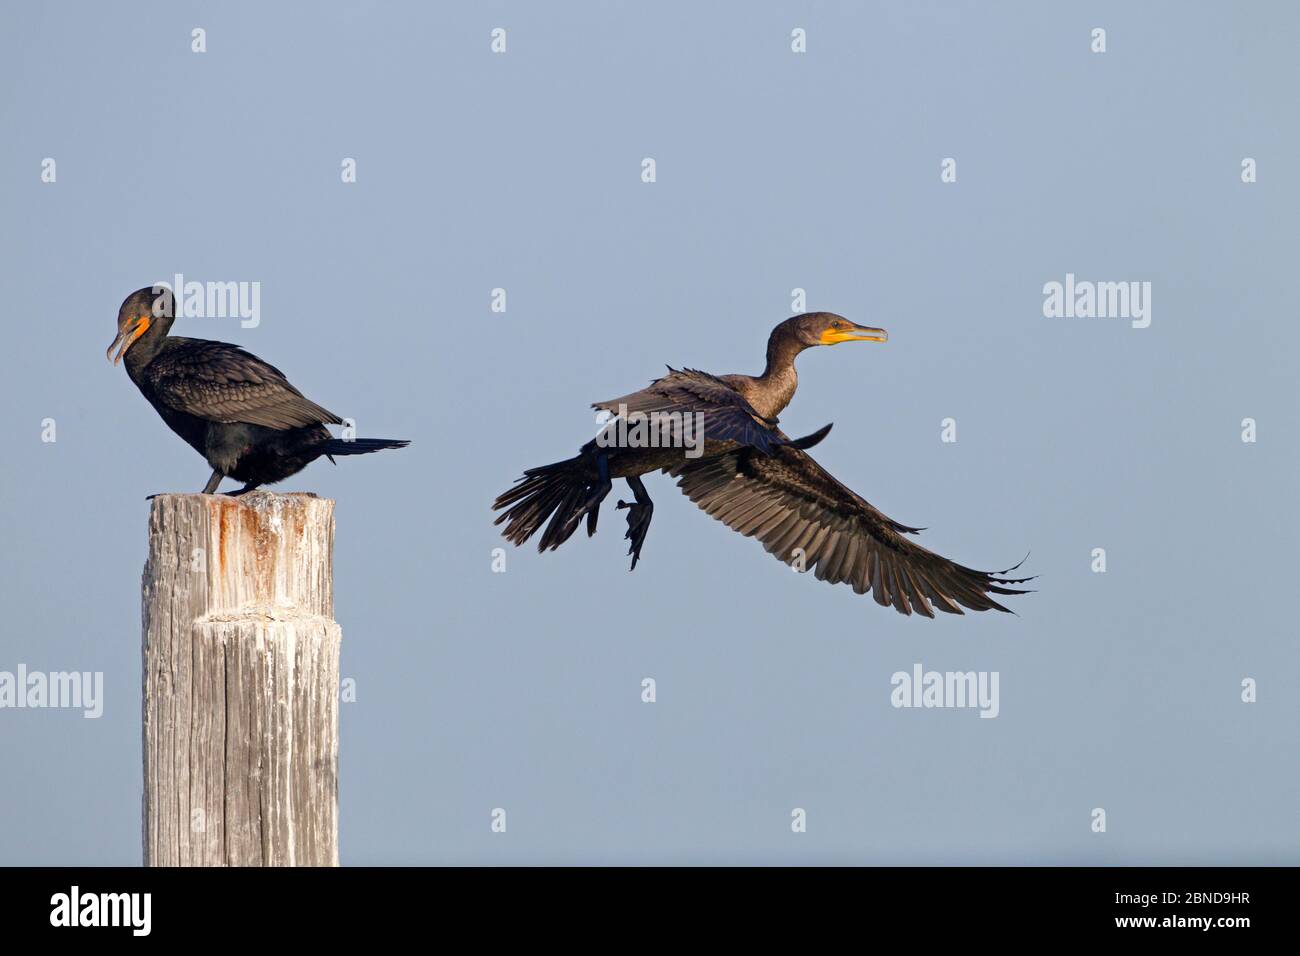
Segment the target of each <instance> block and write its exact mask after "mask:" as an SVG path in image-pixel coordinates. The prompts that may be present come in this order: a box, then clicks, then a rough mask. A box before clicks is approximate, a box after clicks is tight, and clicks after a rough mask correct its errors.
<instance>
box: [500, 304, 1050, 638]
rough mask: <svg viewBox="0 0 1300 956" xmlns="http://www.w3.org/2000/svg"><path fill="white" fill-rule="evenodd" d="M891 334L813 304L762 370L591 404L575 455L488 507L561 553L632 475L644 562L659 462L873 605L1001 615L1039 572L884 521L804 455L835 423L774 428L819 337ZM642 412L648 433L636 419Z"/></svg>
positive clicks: (714, 504)
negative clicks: (962, 560)
mask: <svg viewBox="0 0 1300 956" xmlns="http://www.w3.org/2000/svg"><path fill="white" fill-rule="evenodd" d="M887 339H888V335H887V333H886V332H885V331H884V329H875V328H868V327H866V326H861V325H855V324H854V323H852V322H850V321H848V320H847V319H845V318H843V317H841V316H838V315H835V314H833V313H830V312H811V313H807V314H805V315H796V316H794V317H793V318H790V319H787V320H786V321H784V322H782V323H781V324H780V325H778V326H777V327H776V328H775V329H773V330H772V335H771V337H770V338H769V339H768V343H767V367H766V368H765V369H764V370H763V374H762V375H759V376H757V377H755V376H751V375H710V374H709V373H707V372H699V371H695V370H693V369H681V370H678V369H673V368H672V367H671V366H670V367H669V369H668V374H667V375H666V376H664V377H663V378H660V379H656V380H655V381H654V382H652V383H651V384H650V386H649V387H648V388H644V389H642V390H641V391H639V392H633V393H631V394H630V395H624V396H623V397H621V398H615V399H610V400H609V401H605V402H596V403H594V404H593V406H592V407H593V408H597V409H604V410H606V411H608V412H610V413H612V414H613V415H615V416H616V418H615V419H614V420H613V421H612V422H611V423H609V424H608V425H607V426H606V427H605V430H603V431H602V432H601V434H600V435H598V436H597V438H595V439H592V440H591V441H589V442H587V444H586V445H584V446H583V447H582V449H581V450H580V451H579V453H578V454H577V455H576V456H574V457H573V458H569V459H567V460H565V461H560V462H556V463H555V464H551V465H543V466H542V467H540V468H530V469H528V470H527V471H525V472H524V475H523V477H522V478H520V479H519V480H518V482H516V484H515V486H514V487H513V488H511V489H510V490H509V491H506V492H504V493H503V494H501V495H500V496H499V497H498V498H497V499H496V501H495V502H494V503H493V505H492V507H493V510H502V509H505V510H504V513H503V514H501V515H499V516H498V517H497V519H496V522H495V523H496V524H498V525H499V524H501V523H502V522H506V526H505V528H504V530H503V531H502V534H503V535H504V536H505V537H506V539H507V540H509V541H512V542H514V543H515V544H516V545H520V544H523V543H524V542H525V541H527V540H528V539H529V538H530V537H531V536H532V535H533V534H534V533H535V532H536V531H538V530H539V529H541V528H542V525H543V524H545V525H546V528H545V530H544V531H542V536H541V539H540V540H539V542H538V546H537V549H538V550H539V551H544V550H546V549H548V548H550V549H552V550H554V549H555V548H558V547H559V546H560V545H561V544H563V543H564V542H565V541H567V540H568V539H569V537H570V536H571V535H572V534H573V532H574V531H575V530H577V528H578V525H579V524H580V523H581V521H582V518H583V517H584V516H585V517H586V519H587V534H588V535H592V534H595V531H596V520H597V517H598V515H599V511H600V503H601V501H602V500H603V499H604V498H605V496H606V495H607V494H609V491H610V488H611V484H610V482H611V480H612V479H614V478H624V479H626V480H627V483H628V486H629V487H630V488H631V490H632V495H633V497H634V499H635V500H634V501H633V502H632V503H628V502H624V501H620V502H619V503H618V507H619V508H627V509H628V515H627V524H628V528H627V534H626V535H625V537H626V538H628V539H629V540H630V541H631V547H630V548H629V550H628V553H629V554H630V555H631V556H632V567H633V568H635V567H636V563H637V560H638V559H639V558H640V556H641V547H642V545H643V544H644V543H645V537H646V531H647V530H648V528H649V526H650V517H651V515H652V514H653V510H654V505H653V504H652V503H651V501H650V496H649V495H648V494H646V489H645V485H644V484H642V482H641V476H642V475H644V474H647V473H649V472H652V471H664V472H667V473H668V474H669V475H671V476H673V477H675V478H677V479H678V481H677V485H678V487H679V488H681V489H682V491H683V492H684V493H685V494H686V496H687V497H688V498H690V499H691V500H692V501H694V502H695V503H696V504H697V505H699V506H700V507H701V508H703V509H704V510H705V511H706V512H708V513H709V514H710V515H712V516H713V517H715V518H717V519H718V520H720V521H722V522H724V523H725V524H726V525H727V526H728V527H729V528H731V529H732V530H734V531H738V532H740V533H741V534H743V535H745V536H746V537H755V538H757V539H758V540H759V541H760V542H761V543H762V545H763V547H764V548H766V549H767V551H768V552H770V553H771V554H773V555H775V556H776V557H777V558H778V559H779V560H781V561H784V562H785V563H786V564H791V565H795V566H797V567H799V568H801V569H802V570H806V571H813V572H814V574H815V575H816V577H818V578H820V579H821V580H823V581H830V582H832V583H838V582H843V583H846V584H850V585H852V587H853V590H854V591H856V592H857V593H859V594H866V593H867V592H868V591H870V592H871V594H872V596H873V597H874V598H875V600H876V603H878V604H880V605H882V606H883V605H893V607H894V608H895V609H896V610H898V611H899V613H901V614H911V613H912V612H913V611H916V612H917V613H918V614H923V615H925V616H926V617H934V609H935V608H938V609H939V610H940V611H945V612H948V613H950V614H962V613H965V612H963V611H962V607H963V606H964V607H967V608H970V609H972V610H976V611H986V610H989V609H997V610H999V611H1006V610H1008V609H1007V608H1005V607H1003V606H1002V605H1001V604H999V603H998V602H997V601H996V600H995V599H994V598H992V597H990V595H991V594H997V595H1007V594H1025V593H1027V592H1026V591H1023V590H1019V589H1016V588H1012V587H1007V585H1015V584H1023V583H1024V582H1025V581H1028V580H1030V578H1008V577H1005V576H1004V575H1006V574H1008V573H1009V572H1011V571H1014V570H1015V569H1016V568H1015V567H1013V568H1008V569H1007V570H1006V571H994V572H990V571H976V570H973V569H971V568H967V567H964V566H962V565H960V564H956V563H955V562H953V561H950V560H948V559H947V558H944V557H941V556H940V555H938V554H935V553H934V552H933V551H930V550H928V549H926V548H923V547H921V546H920V545H918V544H916V543H914V542H913V541H911V540H910V539H908V538H907V537H906V535H908V534H915V533H917V532H918V531H921V530H924V529H921V528H911V527H908V526H907V525H903V524H899V523H898V522H897V521H894V520H892V519H890V518H888V517H886V516H885V515H884V514H882V513H881V512H880V511H878V510H877V509H876V508H874V507H873V506H872V505H871V504H870V503H869V502H868V501H867V500H866V499H864V498H862V497H860V496H859V495H857V494H855V493H854V492H852V491H850V490H849V489H848V488H847V487H845V486H844V485H842V484H840V482H838V481H837V480H836V479H835V478H834V477H832V476H831V475H830V474H829V473H828V472H827V471H826V470H825V469H823V468H822V467H821V466H820V465H819V464H817V462H816V461H814V460H813V459H812V457H811V456H810V455H809V454H808V451H807V450H808V449H809V448H811V447H812V446H813V445H815V444H817V442H819V441H821V440H822V439H823V438H825V437H826V434H827V432H829V431H830V427H831V426H830V425H827V426H825V427H824V428H822V429H820V430H818V431H817V432H814V433H813V434H811V435H809V436H807V437H805V438H801V439H797V440H791V439H790V438H788V437H787V436H786V435H785V433H784V432H782V431H781V429H780V428H778V427H777V415H778V414H779V413H780V412H781V410H782V409H784V408H785V407H786V405H788V404H789V403H790V399H791V398H792V397H793V396H794V392H795V388H796V386H797V384H798V377H797V375H796V374H795V368H794V360H795V357H796V356H797V355H798V354H799V353H800V352H802V351H803V350H804V349H806V348H809V347H811V346H814V345H836V344H838V343H840V342H884V341H886V340H887ZM633 420H637V421H638V422H639V431H638V429H636V428H631V429H630V428H629V427H628V426H629V425H630V424H631V423H632V422H633ZM692 422H699V423H701V424H702V426H703V439H704V440H703V443H702V447H699V442H698V435H697V436H695V440H694V441H693V437H692V435H691V433H690V432H691V423H692ZM647 423H648V425H649V428H648V429H647V428H646V427H645V426H646V424H647ZM648 436H652V437H650V438H649V440H647V439H648ZM634 439H635V440H634ZM665 446H670V447H665ZM692 446H694V447H692ZM692 456H694V457H692ZM548 518H549V519H550V520H549V523H548V522H547V519H548ZM1016 567H1019V565H1016Z"/></svg>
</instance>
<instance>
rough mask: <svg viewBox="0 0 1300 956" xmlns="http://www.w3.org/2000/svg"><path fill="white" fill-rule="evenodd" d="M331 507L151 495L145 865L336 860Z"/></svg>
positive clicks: (286, 500)
mask: <svg viewBox="0 0 1300 956" xmlns="http://www.w3.org/2000/svg"><path fill="white" fill-rule="evenodd" d="M333 557H334V502H333V501H330V500H328V499H324V498H317V497H315V496H314V495H303V494H292V495H279V494H271V493H269V492H264V491H254V492H250V493H249V494H246V495H243V496H241V497H239V498H229V497H223V496H220V495H159V496H158V497H157V498H155V499H154V500H153V510H152V511H151V512H150V514H149V559H148V561H147V562H146V564H145V568H144V588H143V590H144V708H143V709H144V862H145V865H146V866H295V865H296V866H337V865H338V699H339V643H340V641H341V639H342V632H341V630H340V628H339V626H338V625H337V624H335V623H334V620H333V617H334V592H333Z"/></svg>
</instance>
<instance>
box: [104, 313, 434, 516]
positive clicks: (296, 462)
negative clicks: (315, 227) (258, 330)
mask: <svg viewBox="0 0 1300 956" xmlns="http://www.w3.org/2000/svg"><path fill="white" fill-rule="evenodd" d="M174 318H175V316H174V312H173V308H172V296H171V293H170V292H166V291H163V292H160V293H155V292H154V290H153V289H152V288H148V289H140V290H139V291H137V292H133V293H131V295H129V296H127V298H126V301H124V302H123V303H122V307H121V309H119V310H118V314H117V326H118V333H117V338H115V339H114V340H113V344H112V345H110V346H109V347H108V355H109V357H110V358H112V359H113V361H114V363H116V362H118V361H123V360H124V361H125V364H126V373H127V375H128V377H130V379H131V381H133V382H135V384H136V386H137V387H138V388H139V389H140V393H141V394H142V395H144V397H145V398H147V399H148V400H149V404H151V405H152V406H153V407H154V409H155V410H156V411H157V412H158V414H159V415H160V416H162V419H163V421H165V422H166V423H167V425H168V427H169V428H171V430H172V431H174V432H175V433H176V434H178V435H180V436H181V438H183V439H185V441H186V442H188V443H189V444H190V446H191V447H192V448H194V450H195V451H197V452H198V453H199V454H200V455H202V456H203V457H204V458H206V459H207V461H208V464H209V465H210V466H211V467H212V476H211V478H210V479H209V480H208V483H207V485H206V486H205V487H204V489H203V493H204V494H212V493H213V492H215V491H216V489H217V486H218V485H219V484H220V483H221V479H222V478H223V477H230V478H235V479H238V480H239V481H242V482H244V487H242V488H240V489H239V490H238V491H236V492H232V494H243V493H244V492H246V491H251V490H253V489H254V488H256V487H257V486H259V485H264V484H271V483H273V482H277V481H283V480H284V479H285V478H288V477H289V476H290V475H295V474H297V473H298V472H300V471H302V469H303V468H305V467H307V465H309V464H311V462H313V461H315V460H316V459H317V458H319V457H320V456H321V455H325V456H327V457H330V460H331V461H333V457H332V456H334V455H364V454H368V453H370V452H374V451H380V450H381V449H384V448H402V447H404V446H405V445H407V444H408V443H407V442H405V441H400V440H396V439H387V438H359V439H352V440H343V439H338V438H334V437H333V436H332V435H331V434H330V433H329V431H328V430H327V429H326V428H325V425H327V424H329V425H340V424H342V423H343V419H341V418H339V416H337V415H335V414H334V413H333V412H331V411H329V410H327V409H325V408H322V407H321V406H320V405H317V404H316V403H315V402H313V401H311V400H310V399H308V398H306V397H305V396H304V395H303V394H302V393H301V392H299V391H298V390H297V389H296V388H294V387H293V385H291V384H290V383H289V380H288V379H287V378H285V376H284V373H283V372H281V371H280V370H279V369H278V368H276V367H275V366H273V365H270V364H268V363H266V362H263V361H262V360H261V359H260V358H258V357H257V356H256V355H253V354H252V353H250V352H245V351H244V350H243V349H242V348H240V347H239V346H237V345H230V344H229V343H226V342H210V341H207V340H206V339H188V338H182V337H180V336H174V337H173V336H168V334H167V332H168V330H169V329H170V328H171V326H172V322H173V321H174ZM114 349H117V355H116V356H114V355H113V351H114Z"/></svg>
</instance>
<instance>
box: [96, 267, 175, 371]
mask: <svg viewBox="0 0 1300 956" xmlns="http://www.w3.org/2000/svg"><path fill="white" fill-rule="evenodd" d="M174 318H175V309H174V306H173V297H172V293H171V290H170V289H168V288H166V287H165V286H149V287H148V288H144V289H137V290H136V291H135V292H132V293H131V294H130V295H128V296H127V297H126V301H125V302H123V303H122V307H121V308H120V309H118V310H117V338H115V339H113V344H112V345H110V346H109V347H108V351H107V352H106V353H104V354H105V358H109V359H112V360H113V364H114V365H116V364H117V363H118V362H120V361H122V356H123V355H125V354H126V352H127V350H128V349H129V348H130V347H131V346H132V345H134V344H135V343H136V340H137V339H139V338H140V336H142V335H144V334H145V333H146V332H148V331H149V329H151V328H153V329H157V330H158V331H159V332H161V333H162V335H166V334H167V330H168V329H169V328H171V324H172V321H173V320H174ZM114 349H117V354H116V355H114V354H113V350H114Z"/></svg>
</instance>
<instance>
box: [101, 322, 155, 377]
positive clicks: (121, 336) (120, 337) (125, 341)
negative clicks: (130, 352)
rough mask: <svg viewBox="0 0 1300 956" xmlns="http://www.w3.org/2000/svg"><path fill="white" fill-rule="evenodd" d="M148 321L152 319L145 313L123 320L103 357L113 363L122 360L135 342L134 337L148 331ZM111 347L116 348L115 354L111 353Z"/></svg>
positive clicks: (136, 337)
mask: <svg viewBox="0 0 1300 956" xmlns="http://www.w3.org/2000/svg"><path fill="white" fill-rule="evenodd" d="M150 321H152V320H151V319H150V318H149V316H147V315H137V316H136V317H135V318H134V319H128V320H127V321H126V322H123V323H122V327H121V328H120V329H118V331H117V338H115V339H113V344H112V345H110V346H109V347H108V351H107V352H105V353H104V357H105V358H108V359H112V360H113V364H114V365H116V364H117V363H118V362H120V361H122V356H123V355H125V354H126V350H127V349H129V348H130V347H131V346H132V345H134V344H135V340H136V339H138V338H139V337H140V336H142V335H144V334H145V333H146V332H148V331H149V323H150ZM119 346H120V348H119ZM113 349H117V354H116V355H114V354H113Z"/></svg>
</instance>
